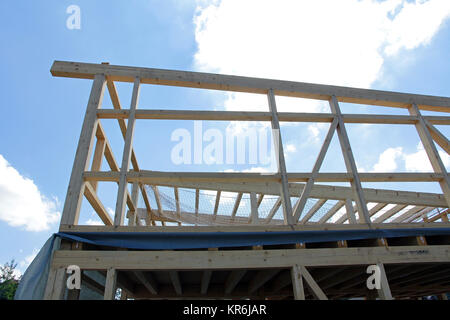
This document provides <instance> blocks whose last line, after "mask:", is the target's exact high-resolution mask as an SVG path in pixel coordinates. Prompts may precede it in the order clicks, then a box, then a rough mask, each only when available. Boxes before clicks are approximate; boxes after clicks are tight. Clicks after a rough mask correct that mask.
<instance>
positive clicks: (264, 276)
mask: <svg viewBox="0 0 450 320" xmlns="http://www.w3.org/2000/svg"><path fill="white" fill-rule="evenodd" d="M279 272H280V270H279V269H269V270H262V271H258V273H257V274H256V275H255V277H254V278H253V279H252V280H251V281H250V283H249V286H248V292H249V293H253V292H255V291H256V290H258V289H259V288H261V287H262V286H263V285H264V284H265V283H266V282H268V281H269V280H270V279H272V278H273V277H274V276H276V275H277V274H278V273H279Z"/></svg>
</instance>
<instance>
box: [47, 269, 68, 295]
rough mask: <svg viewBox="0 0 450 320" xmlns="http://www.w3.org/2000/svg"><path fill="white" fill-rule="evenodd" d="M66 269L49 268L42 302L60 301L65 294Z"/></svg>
mask: <svg viewBox="0 0 450 320" xmlns="http://www.w3.org/2000/svg"><path fill="white" fill-rule="evenodd" d="M65 279H66V269H65V268H53V267H52V268H50V271H49V275H48V279H47V285H46V287H45V292H44V300H62V299H64V293H65V292H66V281H65Z"/></svg>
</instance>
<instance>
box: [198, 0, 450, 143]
mask: <svg viewBox="0 0 450 320" xmlns="http://www.w3.org/2000/svg"><path fill="white" fill-rule="evenodd" d="M449 16H450V1H449V0H429V1H423V0H418V1H415V2H407V1H405V0H387V1H372V0H341V1H336V0H304V1H295V0H292V1H289V0H246V1H239V0H227V1H199V2H198V7H197V13H196V16H195V17H194V23H195V26H196V29H195V39H196V42H197V45H198V50H197V52H196V54H195V60H194V64H195V67H196V68H197V69H199V70H202V71H207V72H218V73H224V74H237V75H244V76H254V77H264V78H274V79H283V80H293V81H304V82H311V83H323V84H333V85H343V86H353V87H362V88H369V87H371V85H372V84H373V83H374V81H375V80H377V79H379V78H380V77H381V68H382V65H383V62H384V61H385V59H386V58H387V57H389V56H392V55H395V54H398V53H399V52H400V50H402V49H406V50H410V49H414V48H416V47H418V46H420V45H426V44H428V43H429V42H430V40H431V39H432V37H433V36H434V35H435V34H436V32H437V31H438V30H439V27H440V26H441V25H442V23H443V22H444V21H445V20H446V19H447V18H448V17H449ZM276 101H277V107H278V111H291V112H292V111H297V112H321V111H329V108H328V106H327V104H326V103H324V102H319V101H314V100H306V99H294V98H288V97H277V99H276ZM224 107H225V109H226V110H234V111H237V110H247V111H250V110H252V111H255V110H257V111H268V105H267V98H266V97H265V96H264V95H257V94H246V93H228V94H227V99H226V101H225V102H224ZM252 125H254V126H258V125H259V124H258V123H253V124H252ZM240 126H241V125H240V124H237V125H234V126H233V129H234V130H238V128H239V127H240ZM246 126H248V125H246ZM324 128H325V127H319V126H317V125H310V126H309V127H308V129H307V130H309V134H310V135H312V136H314V135H316V136H317V135H318V132H319V131H321V130H324ZM312 142H313V143H320V141H319V139H315V140H314V141H312Z"/></svg>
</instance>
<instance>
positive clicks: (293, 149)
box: [286, 143, 297, 153]
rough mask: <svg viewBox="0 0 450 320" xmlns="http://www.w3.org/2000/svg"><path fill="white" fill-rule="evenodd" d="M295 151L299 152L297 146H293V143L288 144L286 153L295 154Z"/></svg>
mask: <svg viewBox="0 0 450 320" xmlns="http://www.w3.org/2000/svg"><path fill="white" fill-rule="evenodd" d="M295 151H297V148H296V147H295V144H291V143H288V144H286V152H287V153H293V152H295Z"/></svg>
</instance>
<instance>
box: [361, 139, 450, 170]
mask: <svg viewBox="0 0 450 320" xmlns="http://www.w3.org/2000/svg"><path fill="white" fill-rule="evenodd" d="M439 155H440V157H441V160H442V163H443V164H444V166H445V167H447V168H448V167H449V166H450V156H449V155H448V154H447V153H446V152H443V151H439ZM403 168H404V170H406V171H411V172H432V171H433V168H432V167H431V163H430V160H429V159H428V155H427V153H426V151H425V149H424V147H423V145H422V143H421V142H419V143H418V144H417V149H416V151H415V152H412V153H407V152H405V151H403V148H402V147H396V148H387V149H386V150H384V151H383V152H382V153H381V154H380V156H379V157H378V162H377V163H376V164H375V165H374V166H373V168H372V169H371V170H370V171H371V172H394V171H397V172H399V171H401V170H402V169H403ZM358 170H359V171H361V172H364V171H365V169H364V168H360V167H358Z"/></svg>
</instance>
